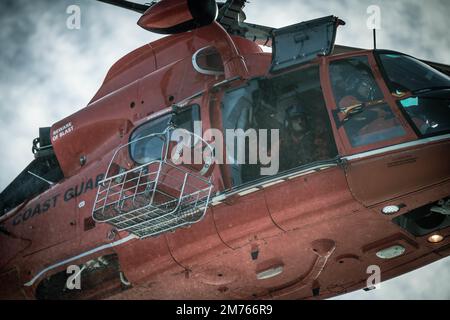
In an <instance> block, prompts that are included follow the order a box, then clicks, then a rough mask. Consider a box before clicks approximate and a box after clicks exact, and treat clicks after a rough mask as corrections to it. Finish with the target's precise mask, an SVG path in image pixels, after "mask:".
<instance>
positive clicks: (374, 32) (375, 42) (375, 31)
mask: <svg viewBox="0 0 450 320" xmlns="http://www.w3.org/2000/svg"><path fill="white" fill-rule="evenodd" d="M376 48H377V29H375V28H373V49H374V50H376Z"/></svg>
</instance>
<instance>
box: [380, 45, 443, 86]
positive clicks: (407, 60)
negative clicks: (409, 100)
mask: <svg viewBox="0 0 450 320" xmlns="http://www.w3.org/2000/svg"><path fill="white" fill-rule="evenodd" d="M379 57H380V60H381V63H382V64H383V67H384V71H385V73H386V75H387V77H388V78H389V82H390V84H391V89H394V90H397V91H400V92H407V91H409V92H412V93H419V92H425V91H429V90H432V89H435V88H450V78H449V77H448V76H447V75H445V74H443V73H441V72H439V71H437V70H436V69H434V68H432V67H430V66H429V65H427V64H425V63H423V62H421V61H419V60H417V59H415V58H413V57H410V56H407V55H403V54H393V53H389V54H388V53H386V54H380V55H379Z"/></svg>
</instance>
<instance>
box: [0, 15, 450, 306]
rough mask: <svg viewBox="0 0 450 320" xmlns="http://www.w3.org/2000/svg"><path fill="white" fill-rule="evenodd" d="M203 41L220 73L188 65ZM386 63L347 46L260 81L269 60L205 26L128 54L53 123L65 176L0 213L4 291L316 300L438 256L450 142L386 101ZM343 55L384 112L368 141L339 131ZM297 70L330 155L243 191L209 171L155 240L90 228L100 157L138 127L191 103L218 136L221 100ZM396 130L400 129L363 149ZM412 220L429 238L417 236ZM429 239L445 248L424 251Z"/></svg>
mask: <svg viewBox="0 0 450 320" xmlns="http://www.w3.org/2000/svg"><path fill="white" fill-rule="evenodd" d="M211 46H212V47H214V48H216V50H217V52H218V53H219V54H220V57H221V61H222V64H223V72H219V73H217V74H214V75H211V74H206V73H202V72H201V71H200V72H199V70H197V68H196V67H194V66H193V62H192V60H193V55H194V54H195V53H196V52H198V51H199V50H201V49H203V48H207V47H211ZM274 50H275V49H274ZM383 54H384V53H383V52H378V51H372V50H353V51H350V52H346V53H340V54H337V53H334V54H331V55H325V56H319V57H317V58H315V59H313V60H312V61H310V62H308V63H306V64H301V65H298V66H293V67H290V68H286V69H284V70H282V71H279V72H269V69H270V66H271V63H272V60H273V57H272V53H269V52H263V51H262V50H261V48H260V46H259V45H257V44H256V43H254V42H252V41H250V40H247V39H244V38H242V37H239V36H230V35H228V34H227V33H226V32H225V31H224V29H223V28H222V27H221V26H220V25H219V24H217V23H215V22H214V23H212V24H210V25H208V26H204V27H201V28H199V29H196V30H193V31H190V32H185V33H181V34H177V35H170V36H168V37H165V38H162V39H160V40H158V41H155V42H152V43H150V44H147V45H144V46H142V47H141V48H139V49H137V50H135V51H133V52H131V53H130V54H128V55H126V56H125V57H123V58H122V59H120V60H119V61H118V62H117V63H116V64H114V66H113V67H112V68H111V69H110V71H109V72H108V74H107V76H106V79H105V81H104V83H103V84H102V86H101V88H100V89H99V91H98V92H97V93H96V95H95V96H94V97H93V99H92V100H91V101H90V103H89V104H88V106H87V107H86V108H84V109H82V110H80V111H78V112H76V113H74V114H73V115H71V116H69V117H67V118H65V119H63V120H61V121H58V122H57V123H55V124H54V125H53V126H52V127H51V129H50V137H51V140H52V141H51V145H52V148H53V151H54V154H55V156H56V158H57V160H58V164H59V166H60V168H61V171H62V173H63V176H64V177H63V178H62V179H61V180H60V181H58V182H56V183H54V184H52V185H51V186H50V187H49V188H47V190H45V191H44V192H42V193H40V194H39V195H38V196H35V197H33V198H32V199H28V200H27V201H24V202H23V203H22V204H20V205H18V206H17V207H15V208H14V209H11V210H10V211H9V212H7V213H6V214H5V215H4V216H2V217H1V219H2V220H1V227H2V232H0V241H1V246H0V257H1V258H0V261H1V263H0V268H1V269H0V280H1V283H2V288H1V289H0V297H1V298H28V299H31V298H83V299H89V298H113V299H122V298H127V299H128V298H131V299H265V298H282V299H299V298H303V299H304V298H313V297H318V298H328V297H332V296H335V295H339V294H343V293H346V292H351V291H354V290H357V289H362V288H366V287H367V278H368V277H369V276H370V273H368V267H369V266H373V265H375V266H379V268H380V269H381V278H382V280H383V281H384V280H387V279H390V278H393V277H396V276H398V275H401V274H404V273H406V272H409V271H411V270H414V269H416V268H419V267H422V266H424V265H427V264H429V263H432V262H434V261H437V260H439V259H442V258H444V257H446V256H448V255H449V253H450V251H449V248H450V246H449V245H450V243H449V234H450V228H449V227H448V225H447V223H448V221H447V220H445V219H448V217H447V216H445V215H444V214H441V215H442V219H443V220H442V221H441V220H439V218H440V217H441V216H437V217H434V216H433V217H431V218H430V223H429V224H428V225H426V226H424V225H423V224H420V223H419V220H420V219H426V218H427V217H430V215H429V213H430V208H431V207H438V208H443V209H442V210H445V203H446V201H447V199H448V197H449V196H450V165H449V164H450V136H449V134H448V133H445V134H436V135H431V136H427V137H423V136H421V135H420V132H419V133H418V132H417V129H416V128H414V124H413V122H412V121H411V120H410V119H409V118H408V117H407V114H406V113H405V112H402V111H401V110H400V108H399V107H398V105H399V103H400V102H401V101H403V100H405V99H408V98H414V97H413V95H411V94H410V93H406V92H403V93H398V92H397V96H395V95H393V92H392V90H391V88H390V87H389V84H388V83H387V80H386V75H385V73H384V72H385V71H384V70H382V67H381V62H380V59H381V58H380V56H382V55H383ZM386 54H387V53H386ZM389 54H391V55H393V53H389ZM355 59H356V60H355ZM342 61H365V62H364V63H366V65H367V67H368V70H370V71H371V72H372V74H373V79H374V81H375V83H376V85H377V86H378V88H379V94H380V97H381V100H382V106H383V107H382V108H380V109H376V108H377V106H376V105H375V104H374V105H373V106H372V105H366V106H364V108H366V109H370V108H375V109H376V110H377V115H376V116H377V118H376V119H375V122H371V124H370V126H365V127H361V128H360V127H358V131H357V132H358V134H360V135H361V137H363V133H362V132H365V133H364V137H363V138H361V139H362V140H357V141H356V140H354V137H353V136H352V133H351V132H350V131H349V130H350V129H349V125H348V123H350V122H351V121H356V120H353V119H355V118H354V117H358V116H359V115H358V112H361V110H357V111H358V112H356V111H355V115H351V110H350V109H348V110H344V111H345V112H344V111H342V108H343V106H342V105H341V103H340V102H339V101H337V100H339V99H338V98H337V94H336V92H337V89H336V88H335V81H334V78H333V77H334V75H333V74H334V73H333V72H335V69H334V68H335V66H336V65H337V64H339V63H340V62H342ZM311 70H313V71H311ZM307 72H311V74H312V75H313V76H312V77H317V81H318V82H317V84H316V87H315V89H314V92H318V91H317V90H319V91H320V92H321V94H322V99H323V101H324V106H323V107H324V109H323V112H324V113H323V114H324V115H326V117H327V121H328V123H327V124H325V125H324V126H327V127H329V130H330V135H331V137H332V139H331V140H330V141H329V143H331V144H333V148H335V150H336V154H335V155H334V156H333V157H330V158H321V159H320V161H313V162H311V163H309V164H305V165H302V166H299V167H298V168H296V167H292V168H289V170H284V171H283V170H281V171H280V173H279V174H276V175H273V176H266V177H258V178H255V179H253V178H249V179H247V180H245V181H244V180H243V181H241V182H240V183H238V182H236V179H235V177H234V176H233V172H232V171H233V168H231V166H230V165H228V164H214V165H213V166H212V168H211V169H210V170H209V171H208V174H207V176H208V178H209V179H211V183H212V190H211V196H210V199H209V203H208V206H207V209H206V212H205V214H204V216H203V217H202V218H201V219H200V221H198V222H196V223H192V224H188V225H186V226H181V227H179V228H174V229H173V230H170V231H167V232H162V233H159V234H156V235H154V236H149V237H133V236H130V235H132V234H133V232H129V231H127V230H124V231H120V230H118V228H117V226H115V225H114V224H111V223H102V222H99V221H95V220H94V219H93V210H94V209H93V208H95V206H96V202H97V201H98V197H97V193H98V189H99V186H100V185H101V184H102V183H103V182H104V180H105V179H106V178H107V177H108V173H107V171H108V167H109V166H110V163H111V162H112V160H111V159H113V158H114V154H115V151H116V150H117V148H118V147H119V146H122V145H127V143H129V141H130V139H131V137H132V135H133V133H134V132H136V130H137V128H140V127H142V126H144V125H146V124H148V123H152V122H154V121H155V120H156V119H160V118H161V117H164V116H165V115H169V114H172V113H173V112H174V109H176V108H175V107H177V106H178V107H180V106H181V107H182V108H184V109H188V108H189V107H190V106H193V105H198V106H199V115H200V118H201V121H202V130H203V132H204V131H206V130H207V129H209V128H217V129H219V130H220V131H222V132H224V131H225V129H226V128H225V126H224V117H225V116H224V112H225V111H224V110H225V109H226V108H227V106H228V104H229V101H230V99H231V98H230V94H232V92H237V91H236V90H247V89H246V87H248V86H250V85H249V84H255V83H258V85H260V86H261V87H262V83H263V82H258V81H267V83H269V84H271V83H272V82H270V81H272V80H273V81H278V79H281V78H282V77H289V76H290V75H292V74H296V75H299V77H300V78H299V79H300V80H298V81H300V82H301V81H303V79H304V78H302V76H301V75H302V74H306V73H307ZM308 77H310V76H309V75H308V76H307V77H306V78H305V79H308ZM261 79H263V80H261ZM286 81H290V80H286ZM295 81H297V80H295ZM305 81H307V80H305ZM264 83H265V82H264ZM274 83H276V85H274V86H273V87H271V88H275V89H273V90H278V89H277V88H279V86H281V84H280V83H283V82H281V81H280V82H274ZM289 83H290V82H289ZM293 83H294V82H293ZM301 83H303V82H301ZM289 90H290V89H289ZM289 90H288V89H286V90H285V89H279V91H277V92H279V95H278V96H277V97H279V100H277V106H283V104H284V103H286V105H287V104H288V103H290V102H288V101H290V100H289V99H291V98H292V97H291V96H290V95H289ZM230 92H231V93H230ZM255 92H256V91H255ZM258 92H260V91H258ZM274 92H275V91H274ZM261 94H264V93H263V92H262V93H261ZM299 94H300V95H301V94H303V93H299ZM306 94H312V93H305V97H306ZM254 96H255V95H253V96H252V97H254ZM249 99H250V98H249ZM311 99H312V100H313V99H316V96H311ZM312 100H311V101H312ZM378 100H380V99H378ZM253 102H254V101H253ZM347 107H350V108H354V107H355V105H351V106H347ZM356 107H358V106H356ZM359 107H361V106H359ZM361 108H362V107H361ZM344 109H345V106H344ZM375 109H373V110H375ZM258 110H259V109H258ZM350 115H351V118H350ZM367 117H368V116H367ZM349 121H350V122H349ZM393 121H394V122H395V125H393V124H392V123H394V122H393ZM394 127H395V128H396V129H395V130H397V131H399V132H401V133H399V134H392V135H389V134H388V135H387V136H386V137H384V138H377V139H375V140H374V141H372V142H370V143H365V142H364V141H365V140H364V139H366V138H367V139H371V137H372V135H371V134H372V133H377V134H378V135H377V137H379V136H380V135H382V134H384V132H393V131H392V130H391V129H392V128H394ZM397 131H396V132H397ZM352 132H353V131H352ZM355 141H356V142H355ZM361 141H363V142H361ZM125 157H127V156H125ZM280 157H287V153H286V154H284V153H283V152H281V153H280ZM131 159H132V157H130V158H126V159H125V158H124V159H121V161H122V163H126V164H125V165H123V166H124V168H125V169H126V170H131V169H133V168H135V166H134V165H133V163H131V162H132V160H131ZM127 165H129V167H127ZM191 169H192V168H190V169H188V170H191ZM113 180H114V179H112V180H111V181H113ZM389 209H392V210H393V211H392V212H391V211H389ZM425 211H426V213H424V212H425ZM412 216H414V217H417V216H420V219H419V218H414V217H413V218H411V217H412ZM436 219H437V220H439V221H437V222H436V221H435V220H436ZM420 221H422V220H420ZM446 221H447V222H446ZM414 223H415V224H417V225H421V226H423V228H422V229H426V230H427V231H426V232H425V231H424V232H422V231H423V230H422V229H421V230H420V232H419V231H417V230H418V229H417V228H418V227H411V225H412V224H414ZM425 224H426V223H425ZM427 228H428V229H427ZM432 235H434V236H440V237H442V239H440V241H439V242H436V243H433V242H430V236H432ZM70 265H77V266H79V267H80V268H81V269H83V271H82V273H81V289H80V290H66V289H64V288H65V285H66V279H67V277H68V276H70V274H69V273H67V270H68V269H67V268H68V266H70Z"/></svg>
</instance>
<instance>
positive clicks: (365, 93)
mask: <svg viewBox="0 0 450 320" xmlns="http://www.w3.org/2000/svg"><path fill="white" fill-rule="evenodd" d="M346 89H347V90H348V91H350V92H352V93H354V94H357V95H358V96H359V97H360V98H362V99H364V100H373V95H374V90H375V83H374V80H373V78H372V77H371V76H370V75H369V74H368V73H366V72H363V73H361V74H360V75H359V76H356V77H350V78H349V79H347V83H346Z"/></svg>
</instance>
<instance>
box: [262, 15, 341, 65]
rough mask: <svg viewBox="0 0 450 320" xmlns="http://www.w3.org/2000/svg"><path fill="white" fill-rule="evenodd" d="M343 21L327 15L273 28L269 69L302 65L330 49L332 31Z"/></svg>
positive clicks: (331, 47) (333, 37)
mask: <svg viewBox="0 0 450 320" xmlns="http://www.w3.org/2000/svg"><path fill="white" fill-rule="evenodd" d="M343 24H345V23H344V22H343V21H342V20H339V19H338V18H337V17H334V16H328V17H324V18H319V19H315V20H311V21H306V22H302V23H298V24H295V25H292V26H287V27H284V28H280V29H276V30H274V31H273V40H272V43H273V54H272V66H271V67H270V72H272V73H275V72H278V71H280V70H283V69H286V68H291V67H295V66H299V65H302V64H306V63H308V62H311V60H314V59H315V58H317V57H318V56H327V55H329V54H331V52H332V51H333V46H334V41H335V39H336V30H337V27H338V26H339V25H343Z"/></svg>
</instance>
